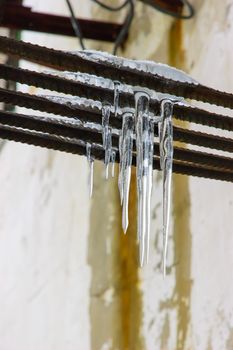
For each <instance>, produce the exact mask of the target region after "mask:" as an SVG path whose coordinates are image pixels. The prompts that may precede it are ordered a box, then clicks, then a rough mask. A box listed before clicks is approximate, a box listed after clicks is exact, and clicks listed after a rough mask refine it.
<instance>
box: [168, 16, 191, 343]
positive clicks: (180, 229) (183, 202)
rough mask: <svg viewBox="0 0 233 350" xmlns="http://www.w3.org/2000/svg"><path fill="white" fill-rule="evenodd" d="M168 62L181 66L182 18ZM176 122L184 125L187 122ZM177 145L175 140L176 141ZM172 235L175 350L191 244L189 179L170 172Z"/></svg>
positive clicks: (186, 323)
mask: <svg viewBox="0 0 233 350" xmlns="http://www.w3.org/2000/svg"><path fill="white" fill-rule="evenodd" d="M170 65H171V66H174V67H176V68H180V69H185V57H184V51H183V49H182V22H181V21H176V22H174V25H173V26H172V28H171V31H170ZM176 125H179V126H182V127H186V128H188V123H185V124H184V123H182V125H181V123H179V122H177V121H176ZM176 145H177V146H178V143H176ZM172 234H173V237H174V263H175V266H176V267H175V276H176V282H175V289H174V296H173V302H174V305H175V307H176V309H177V345H176V350H184V349H185V348H186V342H187V340H188V336H189V330H190V296H191V288H192V281H191V253H192V251H191V247H192V236H191V231H190V193H189V179H188V177H187V176H184V175H177V174H174V175H173V233H172Z"/></svg>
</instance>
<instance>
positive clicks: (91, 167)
mask: <svg viewBox="0 0 233 350" xmlns="http://www.w3.org/2000/svg"><path fill="white" fill-rule="evenodd" d="M86 155H87V162H88V165H89V175H88V186H89V196H90V198H91V197H92V193H93V175H94V158H93V157H92V156H91V144H90V143H87V144H86Z"/></svg>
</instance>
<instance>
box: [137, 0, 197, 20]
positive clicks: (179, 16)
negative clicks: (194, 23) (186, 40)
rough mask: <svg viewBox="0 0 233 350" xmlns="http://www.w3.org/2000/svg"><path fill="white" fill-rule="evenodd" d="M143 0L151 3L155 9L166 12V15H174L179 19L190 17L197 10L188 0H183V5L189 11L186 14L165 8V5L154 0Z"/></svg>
mask: <svg viewBox="0 0 233 350" xmlns="http://www.w3.org/2000/svg"><path fill="white" fill-rule="evenodd" d="M141 1H142V2H144V3H146V4H148V5H150V6H151V7H153V8H154V9H156V10H158V11H160V12H162V13H164V14H165V15H169V16H172V17H175V18H177V19H190V18H192V17H193V16H194V15H195V10H194V8H193V6H192V5H191V4H190V2H189V1H188V0H181V2H182V3H183V5H184V6H185V7H186V8H187V10H188V13H187V14H186V15H185V14H184V15H183V14H178V13H175V12H172V11H169V10H166V9H164V8H163V7H161V6H160V5H158V4H155V2H154V1H152V0H141Z"/></svg>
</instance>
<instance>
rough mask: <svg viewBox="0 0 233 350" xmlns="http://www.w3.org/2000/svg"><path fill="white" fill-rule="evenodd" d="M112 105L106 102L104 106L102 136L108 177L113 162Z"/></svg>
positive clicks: (106, 175)
mask: <svg viewBox="0 0 233 350" xmlns="http://www.w3.org/2000/svg"><path fill="white" fill-rule="evenodd" d="M110 112H111V106H110V105H109V104H105V105H103V107H102V138H103V147H104V150H105V158H104V164H105V177H106V179H108V169H109V163H110V162H111V154H112V128H111V127H110V126H109V118H110Z"/></svg>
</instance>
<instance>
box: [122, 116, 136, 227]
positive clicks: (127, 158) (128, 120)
mask: <svg viewBox="0 0 233 350" xmlns="http://www.w3.org/2000/svg"><path fill="white" fill-rule="evenodd" d="M133 130H134V119H133V115H132V113H125V114H124V115H123V130H122V153H121V157H122V168H121V181H122V183H121V186H122V189H121V193H122V228H123V231H124V233H126V231H127V228H128V224H129V218H128V206H129V189H130V180H131V165H132V155H133Z"/></svg>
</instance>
